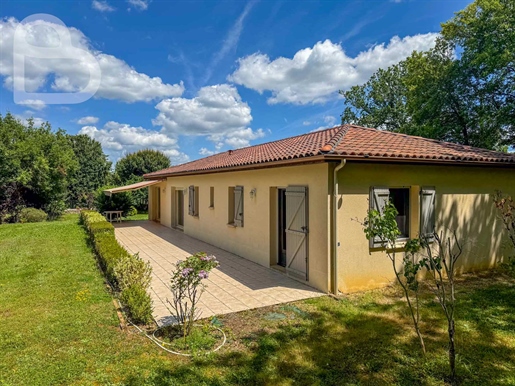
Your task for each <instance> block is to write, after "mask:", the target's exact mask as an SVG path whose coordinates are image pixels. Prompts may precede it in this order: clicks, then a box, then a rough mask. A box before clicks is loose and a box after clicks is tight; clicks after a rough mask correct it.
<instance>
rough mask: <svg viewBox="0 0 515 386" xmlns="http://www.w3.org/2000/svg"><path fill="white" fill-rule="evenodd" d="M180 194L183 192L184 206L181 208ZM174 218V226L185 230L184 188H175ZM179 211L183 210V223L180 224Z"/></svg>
mask: <svg viewBox="0 0 515 386" xmlns="http://www.w3.org/2000/svg"><path fill="white" fill-rule="evenodd" d="M179 194H182V208H180V209H179ZM173 200H174V205H173V208H174V218H173V224H174V228H177V229H180V230H184V188H175V193H174V197H173ZM179 211H182V225H179Z"/></svg>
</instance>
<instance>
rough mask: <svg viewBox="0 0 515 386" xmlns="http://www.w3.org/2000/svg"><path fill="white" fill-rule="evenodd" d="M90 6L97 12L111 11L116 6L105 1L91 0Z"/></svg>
mask: <svg viewBox="0 0 515 386" xmlns="http://www.w3.org/2000/svg"><path fill="white" fill-rule="evenodd" d="M91 8H93V9H94V10H96V11H99V12H113V11H115V10H116V8H114V7H112V6H111V5H109V4H108V2H107V1H102V0H93V1H92V2H91Z"/></svg>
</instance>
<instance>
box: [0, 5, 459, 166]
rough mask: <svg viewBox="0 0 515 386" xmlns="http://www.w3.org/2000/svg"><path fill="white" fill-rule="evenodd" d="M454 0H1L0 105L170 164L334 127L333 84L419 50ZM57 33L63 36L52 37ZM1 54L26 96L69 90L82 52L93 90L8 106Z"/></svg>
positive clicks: (115, 151) (10, 88) (81, 73)
mask: <svg viewBox="0 0 515 386" xmlns="http://www.w3.org/2000/svg"><path fill="white" fill-rule="evenodd" d="M64 4H66V5H64ZM467 4H468V2H467V1H445V0H442V1H439V0H435V1H427V0H426V1H417V0H412V1H407V0H405V1H388V0H384V1H383V0H377V1H265V0H261V1H257V0H256V1H220V2H216V1H163V0H161V1H157V0H152V1H148V0H124V1H122V0H119V1H114V0H106V1H104V0H93V1H92V0H83V1H80V2H79V1H66V2H64V1H44V0H40V1H24V0H16V1H10V0H7V1H6V0H4V1H3V2H2V5H1V8H0V14H1V17H2V19H1V24H0V28H1V29H0V49H1V56H0V77H1V78H2V87H1V90H0V112H1V113H2V114H5V113H6V112H7V111H10V112H11V113H13V114H15V115H16V116H18V117H19V118H20V119H26V118H28V117H31V116H33V117H34V118H35V121H36V123H39V122H41V121H43V120H48V121H49V122H50V123H51V124H52V126H53V127H54V128H57V127H60V128H62V129H65V130H66V131H68V132H69V133H72V134H74V133H78V132H81V133H85V134H88V135H90V136H92V137H94V138H96V139H97V140H99V141H100V142H101V143H102V146H103V148H104V150H105V152H106V153H107V154H109V156H110V157H111V159H112V160H113V161H116V159H118V158H119V157H120V156H122V155H123V154H125V153H127V152H132V151H135V150H138V149H142V148H155V149H159V150H163V151H165V153H166V154H167V155H168V156H170V158H171V160H172V162H173V163H181V162H185V161H188V160H193V159H196V158H199V157H202V156H205V155H209V154H212V153H214V152H218V151H224V150H227V149H231V148H237V147H242V146H248V145H249V144H257V143H262V142H268V141H271V140H275V139H279V138H284V137H287V136H292V135H297V134H301V133H305V132H309V131H312V130H316V129H318V128H321V127H330V126H333V125H335V124H337V123H338V122H339V115H340V114H341V112H342V110H343V101H342V99H341V98H340V97H339V96H338V92H337V91H338V90H339V89H343V90H346V89H348V88H349V87H351V86H352V85H355V84H360V83H362V82H364V81H366V80H367V79H368V77H369V76H370V75H371V74H372V73H373V72H374V71H375V70H377V69H378V68H380V67H387V66H388V65H390V64H393V63H396V62H398V61H399V60H402V59H404V58H405V57H406V56H408V55H409V54H410V53H411V51H412V50H414V49H418V50H421V49H427V48H429V47H431V46H432V44H433V43H434V39H435V37H436V33H437V32H438V31H439V29H440V23H441V22H444V21H446V20H448V19H449V18H451V17H452V15H453V13H454V12H456V11H459V10H460V9H463V8H464V7H465V6H466V5H467ZM39 13H44V14H48V15H52V16H54V17H56V18H58V19H60V20H61V21H62V22H63V23H64V25H60V24H58V23H57V22H56V21H53V19H49V18H48V17H40V19H41V20H38V18H37V17H36V18H35V19H34V20H32V21H26V22H24V23H21V22H22V20H23V19H25V18H26V17H28V16H30V15H33V14H39ZM15 31H17V33H18V32H20V31H21V33H22V35H20V36H23V37H24V38H25V39H26V41H27V42H29V43H31V44H33V45H35V46H38V47H43V48H45V47H54V50H57V51H56V52H58V55H61V54H62V59H41V58H39V59H37V58H34V56H35V55H34V52H36V51H34V48H32V46H30V45H23V46H21V45H20V44H18V45H16V44H14V45H13V39H14V32H15ZM63 33H64V34H66V35H67V36H70V39H69V41H70V43H67V42H66V41H64V40H63V41H62V42H61V43H62V44H59V42H60V41H61V38H60V37H59V36H63V35H62V34H63ZM56 42H57V43H56ZM67 45H68V46H67ZM13 47H14V48H13ZM20 47H21V48H20ZM55 47H57V48H55ZM13 52H15V53H16V55H23V56H24V57H25V58H26V59H25V66H24V69H25V70H24V73H23V79H24V88H25V91H28V92H29V93H35V92H39V93H41V92H45V93H52V92H63V93H64V92H76V91H79V90H81V89H83V88H84V87H85V86H86V85H87V84H88V82H91V79H92V78H93V75H91V72H90V70H89V69H90V68H92V67H91V66H89V67H88V63H89V62H88V60H93V61H95V62H96V64H95V65H94V66H93V67H94V68H95V69H98V74H99V78H98V79H99V83H98V87H97V89H96V92H95V93H94V95H93V97H92V98H90V99H88V100H86V101H84V102H82V103H77V104H68V103H66V102H67V101H68V100H69V98H68V99H67V98H66V97H65V98H64V99H63V100H62V101H61V102H62V103H57V104H52V103H50V102H49V101H48V100H46V99H45V98H44V97H41V98H40V97H31V95H33V94H27V95H28V96H27V97H26V98H25V99H23V100H22V101H21V102H23V104H20V103H15V102H14V99H13V94H15V93H16V92H17V91H18V90H19V89H20V76H19V71H17V69H18V70H19V66H18V67H17V66H16V64H15V61H14V59H13V58H14V57H15V56H14V54H13ZM59 58H61V56H59ZM92 71H93V70H92ZM95 71H96V70H95ZM18 102H20V100H18Z"/></svg>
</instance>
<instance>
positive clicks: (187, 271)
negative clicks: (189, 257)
mask: <svg viewBox="0 0 515 386" xmlns="http://www.w3.org/2000/svg"><path fill="white" fill-rule="evenodd" d="M192 272H193V268H189V267H188V268H184V269H183V270H182V272H181V274H182V276H184V277H186V276H188V275H189V274H190V273H192Z"/></svg>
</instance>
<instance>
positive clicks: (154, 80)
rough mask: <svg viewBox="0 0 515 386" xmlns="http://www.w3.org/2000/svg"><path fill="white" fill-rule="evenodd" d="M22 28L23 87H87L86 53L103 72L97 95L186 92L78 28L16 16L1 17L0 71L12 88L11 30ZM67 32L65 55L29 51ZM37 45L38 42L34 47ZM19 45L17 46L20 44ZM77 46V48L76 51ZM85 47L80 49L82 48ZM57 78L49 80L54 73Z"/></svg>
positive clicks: (147, 96) (135, 97) (129, 98)
mask: <svg viewBox="0 0 515 386" xmlns="http://www.w3.org/2000/svg"><path fill="white" fill-rule="evenodd" d="M16 27H19V28H20V31H21V33H22V34H23V35H24V36H25V39H26V41H27V42H28V43H30V44H26V45H24V46H23V48H22V51H21V52H19V54H22V55H24V56H25V88H26V91H28V92H36V91H41V90H43V89H44V88H45V87H50V88H51V89H52V90H53V91H60V92H77V91H79V90H81V89H83V88H84V87H85V86H86V85H87V83H88V82H89V79H90V73H89V68H88V65H87V64H86V63H88V62H86V61H85V60H82V59H85V58H86V57H89V55H93V56H94V57H95V59H96V60H97V61H98V63H99V65H100V69H101V72H102V77H101V82H100V87H99V89H98V91H97V92H96V94H95V97H96V98H105V99H116V100H121V101H124V102H128V103H131V102H136V101H151V100H154V99H162V98H167V97H176V96H180V95H182V93H183V92H184V86H183V84H182V82H180V83H179V84H167V83H163V81H162V80H161V78H159V77H150V76H148V75H147V74H144V73H140V72H138V71H136V70H135V69H134V68H132V67H131V66H129V65H128V64H127V63H126V62H124V61H123V60H121V59H118V58H116V57H114V56H112V55H108V54H104V53H102V52H100V51H97V50H95V49H94V48H93V47H92V45H91V43H90V41H89V39H88V38H87V37H86V36H85V35H84V34H83V33H82V32H81V31H79V30H78V29H76V28H73V27H66V26H62V25H58V24H54V23H50V22H47V21H42V20H36V21H32V22H29V23H26V24H23V25H22V24H20V23H19V22H18V21H17V20H16V19H14V18H8V19H3V20H0V54H1V55H0V75H2V76H4V86H5V87H7V88H9V89H12V88H13V35H14V31H15V29H16ZM66 34H69V36H70V40H71V45H72V46H73V47H70V46H68V45H66V44H63V45H61V47H60V48H59V49H60V51H62V59H44V60H38V59H36V58H35V56H36V55H31V52H32V50H33V49H36V50H37V49H40V47H59V45H60V38H59V36H60V35H61V36H63V35H66ZM33 45H34V46H36V47H33ZM76 48H79V49H82V50H83V52H84V58H82V59H81V57H77V54H76V51H77V49H76ZM17 49H19V48H17ZM72 49H73V54H72ZM81 52H82V51H81ZM51 74H54V77H53V78H54V81H53V82H52V83H51V84H48V81H49V79H52V77H51V76H50V75H51Z"/></svg>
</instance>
